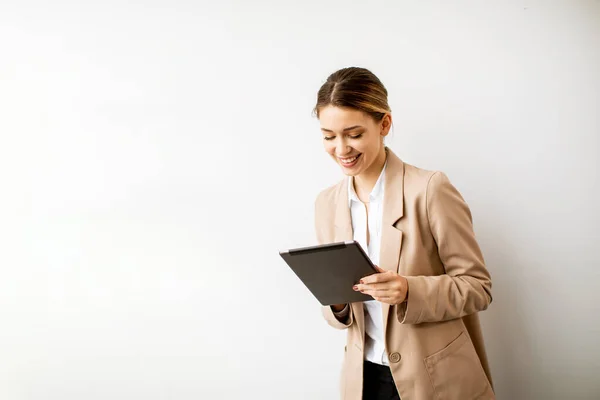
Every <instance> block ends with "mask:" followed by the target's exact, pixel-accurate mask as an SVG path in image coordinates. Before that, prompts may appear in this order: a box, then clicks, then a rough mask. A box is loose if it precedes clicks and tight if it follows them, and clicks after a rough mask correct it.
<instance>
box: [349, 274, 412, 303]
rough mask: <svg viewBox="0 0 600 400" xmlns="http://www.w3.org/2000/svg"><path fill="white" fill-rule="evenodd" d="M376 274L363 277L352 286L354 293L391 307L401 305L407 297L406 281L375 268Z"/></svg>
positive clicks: (400, 276) (396, 275) (401, 277)
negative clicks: (359, 293) (367, 296)
mask: <svg viewBox="0 0 600 400" xmlns="http://www.w3.org/2000/svg"><path fill="white" fill-rule="evenodd" d="M375 268H376V269H377V271H379V272H378V273H376V274H373V275H369V276H365V277H364V278H362V279H361V280H360V283H358V284H356V285H354V287H353V289H354V290H355V291H358V292H361V293H364V294H368V295H369V296H371V297H373V298H374V299H375V300H377V301H380V302H382V303H388V304H391V305H394V304H400V303H403V302H404V301H405V300H406V299H407V297H408V281H407V280H406V278H405V277H403V276H402V275H398V274H397V273H395V272H393V271H386V270H384V269H381V268H379V267H378V266H377V265H376V266H375Z"/></svg>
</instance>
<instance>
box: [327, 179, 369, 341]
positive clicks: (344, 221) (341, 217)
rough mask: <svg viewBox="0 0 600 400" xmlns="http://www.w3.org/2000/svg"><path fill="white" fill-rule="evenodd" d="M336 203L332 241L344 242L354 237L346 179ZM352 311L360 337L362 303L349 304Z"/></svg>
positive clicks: (362, 316)
mask: <svg viewBox="0 0 600 400" xmlns="http://www.w3.org/2000/svg"><path fill="white" fill-rule="evenodd" d="M336 200H337V204H336V209H335V221H334V225H335V237H334V242H346V241H350V240H353V239H354V232H353V230H352V214H351V213H350V206H349V204H348V179H347V178H346V179H344V182H343V183H342V185H341V187H340V191H339V192H338V194H337V199H336ZM350 306H351V307H352V310H353V312H354V319H355V321H356V323H357V325H358V329H359V331H360V334H361V336H362V337H364V332H365V318H364V308H363V303H360V302H358V303H352V304H350Z"/></svg>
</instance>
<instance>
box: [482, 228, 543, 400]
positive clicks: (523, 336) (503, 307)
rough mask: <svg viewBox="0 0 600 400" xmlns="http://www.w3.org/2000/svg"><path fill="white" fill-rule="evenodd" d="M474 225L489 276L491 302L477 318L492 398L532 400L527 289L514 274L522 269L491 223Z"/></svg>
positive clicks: (530, 340)
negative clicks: (490, 374)
mask: <svg viewBox="0 0 600 400" xmlns="http://www.w3.org/2000/svg"><path fill="white" fill-rule="evenodd" d="M478 225H479V226H481V227H483V229H480V230H479V232H478V237H479V242H480V244H481V247H482V248H483V251H484V257H485V260H486V265H487V267H488V269H489V270H490V273H491V275H492V297H493V301H492V304H491V305H490V307H489V309H488V310H487V311H485V312H483V313H481V315H480V317H481V319H482V323H483V329H484V334H485V344H486V349H487V353H488V357H489V361H490V368H491V372H492V379H493V380H494V388H495V391H496V395H497V398H498V399H499V400H500V399H513V400H519V399H523V400H525V399H529V400H533V399H534V397H530V396H531V395H532V391H533V392H535V390H533V389H534V388H532V380H531V377H532V371H534V370H535V365H534V354H533V352H534V348H533V341H532V340H533V338H532V337H531V332H529V331H528V330H527V327H528V326H529V325H528V321H527V311H526V310H528V307H526V305H525V299H524V297H523V296H522V294H523V293H525V291H526V290H527V287H526V284H525V282H524V280H523V279H520V277H519V276H516V275H515V271H519V270H521V268H525V267H526V266H523V265H519V264H520V263H519V257H518V255H517V254H515V252H514V251H512V250H511V246H510V244H509V243H508V241H507V240H505V238H506V237H508V236H504V235H503V234H501V233H499V231H498V230H496V229H494V224H492V223H485V221H481V222H480V223H479V224H478ZM506 266H510V267H508V268H507V267H506Z"/></svg>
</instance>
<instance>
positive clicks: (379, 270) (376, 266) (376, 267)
mask: <svg viewBox="0 0 600 400" xmlns="http://www.w3.org/2000/svg"><path fill="white" fill-rule="evenodd" d="M373 266H374V267H375V270H376V271H377V272H386V271H385V269H383V268H379V266H378V265H375V264H373Z"/></svg>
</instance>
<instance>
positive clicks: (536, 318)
mask: <svg viewBox="0 0 600 400" xmlns="http://www.w3.org/2000/svg"><path fill="white" fill-rule="evenodd" d="M134 3H136V2H122V1H114V0H113V1H103V2H100V1H95V2H91V1H88V2H70V3H69V2H42V1H38V2H26V1H20V2H16V1H13V2H9V1H3V2H1V3H0V134H1V136H0V171H1V172H0V183H1V185H2V186H1V188H2V189H1V193H0V194H1V196H0V221H1V222H0V273H1V278H0V321H1V325H0V398H1V399H6V400H55V399H56V400H58V399H60V400H75V399H77V400H78V399H86V400H95V399H147V400H152V399H177V400H185V399H242V398H244V399H246V398H248V399H290V400H293V399H333V398H336V395H337V377H338V373H339V365H340V361H341V356H342V352H343V342H344V333H343V332H338V331H334V330H333V329H331V328H329V327H328V326H327V325H326V324H325V322H324V321H323V320H322V318H321V315H320V310H319V305H318V303H317V302H316V300H314V299H313V298H312V297H311V296H310V295H309V294H308V293H307V290H306V289H305V288H304V287H303V286H302V285H301V284H300V283H299V282H298V281H297V279H296V278H295V276H294V275H293V274H292V273H291V272H290V271H289V270H288V269H287V267H286V265H285V264H284V263H283V262H282V260H281V259H280V258H279V256H278V250H280V249H283V248H287V247H293V246H301V245H310V244H313V243H314V236H313V224H312V221H313V219H312V210H313V209H312V207H313V201H314V198H315V196H316V194H317V193H318V191H319V190H321V189H322V188H324V187H326V186H328V185H330V184H333V183H334V182H336V181H337V180H338V179H340V178H341V175H340V171H339V170H338V168H337V167H336V166H335V165H333V163H332V162H331V161H330V160H329V159H328V158H327V156H326V155H325V153H324V152H323V151H322V147H321V140H320V133H319V131H318V123H317V121H316V120H315V119H314V118H312V117H311V114H310V111H311V108H312V106H313V103H314V100H315V94H316V91H317V89H318V88H319V86H320V84H321V83H322V82H323V80H324V79H325V78H326V76H327V75H328V74H329V73H331V72H333V71H334V70H335V69H337V68H340V67H343V66H348V65H360V66H365V67H368V68H370V69H372V70H373V71H374V72H375V73H376V74H378V75H379V77H380V78H381V79H382V80H383V82H384V83H385V84H386V86H387V87H388V90H389V91H390V103H391V106H392V109H393V112H394V114H393V115H394V118H395V133H394V136H393V138H392V141H391V142H390V147H391V148H392V149H393V150H394V151H396V152H397V153H398V154H399V155H400V156H401V157H402V158H403V159H404V160H405V161H407V162H409V163H412V164H416V165H418V166H420V167H423V168H428V169H439V170H443V171H445V172H446V173H447V174H448V175H449V176H450V178H451V180H452V181H453V182H454V183H455V185H456V186H457V187H458V188H459V190H460V191H461V192H462V193H463V195H464V196H465V198H466V199H467V201H468V203H469V204H470V206H471V208H472V211H473V215H474V219H475V229H476V232H477V235H478V238H479V240H480V243H481V246H482V248H483V250H484V253H485V256H486V259H487V262H488V266H489V269H490V271H491V273H492V276H493V283H494V289H493V292H494V302H493V304H492V306H491V308H490V309H489V310H488V311H487V312H485V313H484V314H483V315H482V318H483V323H484V331H485V335H486V341H487V346H488V351H489V355H490V359H491V364H492V368H493V373H494V378H495V381H496V387H497V393H498V397H499V399H509V400H514V399H524V400H525V399H527V400H528V399H544V400H548V399H595V398H600V380H599V379H598V377H599V376H600V361H599V360H600V345H599V344H598V337H600V323H599V319H600V317H599V315H600V310H599V307H598V303H599V302H600V291H599V290H598V288H599V283H598V282H599V278H600V273H599V270H600V268H599V267H600V262H599V261H598V247H599V245H600V240H599V234H598V227H599V225H600V213H599V211H598V204H599V200H598V198H599V196H600V189H599V187H598V170H599V163H598V156H599V155H600V154H599V150H600V143H599V142H600V140H599V136H600V116H599V115H600V2H598V1H591V0H590V1H566V0H565V1H534V0H524V1H487V2H481V1H466V0H463V1H453V2H442V1H438V2H432V1H421V2H411V1H395V2H392V1H370V2H368V3H367V2H360V3H358V2H356V4H355V3H352V2H347V1H346V2H320V1H313V2H307V1H304V2H302V5H300V4H298V3H299V2H289V3H290V4H284V2H276V1H274V0H273V1H252V2H243V1H241V0H240V1H237V2H222V1H218V2H217V1H213V2H210V3H208V2H191V1H190V2H184V1H158V0H156V1H148V2H145V3H142V2H137V4H134Z"/></svg>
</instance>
